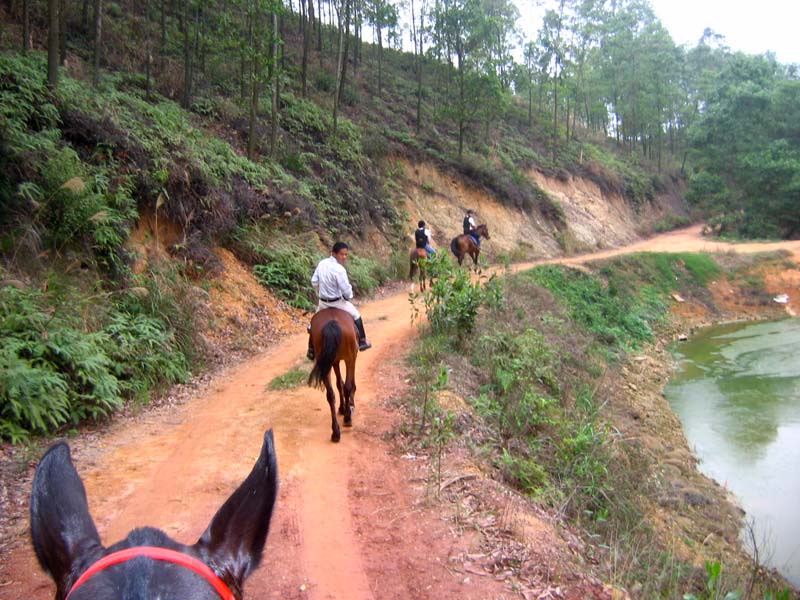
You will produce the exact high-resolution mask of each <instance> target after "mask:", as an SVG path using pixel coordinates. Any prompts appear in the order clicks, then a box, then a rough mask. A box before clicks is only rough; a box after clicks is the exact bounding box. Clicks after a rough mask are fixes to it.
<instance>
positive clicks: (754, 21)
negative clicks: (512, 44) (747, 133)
mask: <svg viewBox="0 0 800 600" xmlns="http://www.w3.org/2000/svg"><path fill="white" fill-rule="evenodd" d="M515 1H516V4H517V7H518V8H519V11H520V14H521V15H522V17H521V18H520V20H519V21H518V25H519V26H520V27H521V28H522V29H523V31H524V32H525V34H526V37H527V38H528V39H529V40H533V39H535V38H536V32H537V30H538V29H539V27H540V26H541V15H542V14H544V10H543V9H542V8H534V4H535V3H537V4H538V2H535V0H515ZM546 4H551V3H550V2H546ZM650 4H651V6H652V7H653V9H654V11H655V13H656V16H657V17H658V18H659V20H660V21H661V22H662V23H663V24H664V26H665V27H666V28H667V30H668V31H669V32H670V35H671V36H672V39H673V40H674V41H675V43H676V44H678V45H685V44H686V45H688V47H694V46H695V45H697V41H698V40H699V39H700V36H701V35H702V34H703V30H704V29H705V28H706V27H710V28H711V29H713V30H714V32H715V33H717V34H720V35H723V36H725V40H724V41H723V43H724V44H725V45H726V46H728V47H729V48H730V49H731V50H733V51H737V50H741V51H742V52H746V53H747V54H763V53H764V52H766V51H768V50H770V51H772V52H774V53H775V55H776V56H777V58H778V61H779V62H781V63H784V64H789V63H799V64H800V41H798V39H800V0H650Z"/></svg>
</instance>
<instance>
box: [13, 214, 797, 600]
mask: <svg viewBox="0 0 800 600" xmlns="http://www.w3.org/2000/svg"><path fill="white" fill-rule="evenodd" d="M489 243H491V242H489ZM779 247H780V248H786V249H789V250H790V251H792V252H793V253H794V254H795V258H796V259H797V258H798V257H800V242H791V243H780V244H747V245H737V246H736V251H737V252H753V251H760V250H772V249H777V248H779ZM730 248H731V245H730V244H722V243H717V242H710V241H708V240H705V239H703V238H702V237H701V236H700V234H699V227H693V228H690V229H687V230H682V231H679V232H673V233H669V234H666V235H662V236H659V237H656V238H653V239H651V240H648V241H644V242H641V243H637V244H635V245H633V246H630V247H627V248H624V249H617V250H609V251H605V252H601V253H598V254H594V255H591V256H583V257H575V258H570V259H566V260H561V261H560V262H567V263H574V262H581V261H585V260H587V259H588V258H599V257H606V256H610V255H612V254H619V253H622V252H635V251H645V250H658V251H702V250H706V251H726V250H728V249H730ZM531 264H533V263H531ZM531 264H527V265H519V266H518V267H517V268H525V267H528V266H531ZM361 310H362V313H363V315H364V320H365V322H366V325H367V333H368V335H369V337H370V340H371V341H372V344H373V348H372V350H370V351H369V352H365V353H363V354H361V355H360V356H359V360H358V365H357V377H356V380H357V384H358V391H357V393H356V405H357V410H356V413H355V421H354V427H353V428H352V429H343V431H342V441H341V443H339V444H332V443H331V442H330V441H329V438H330V421H329V415H328V407H327V404H326V403H325V400H324V393H323V392H321V391H318V390H311V389H309V388H306V387H300V388H297V389H295V390H291V391H288V392H286V391H284V392H273V391H268V390H267V389H266V387H267V384H268V383H269V382H270V381H271V380H272V379H273V378H274V377H276V376H278V375H281V374H283V373H285V372H286V371H288V370H289V369H291V368H292V367H296V366H298V365H302V366H304V367H306V366H307V365H308V363H307V362H306V361H305V360H304V353H305V344H306V336H305V335H293V336H290V337H287V338H285V339H283V340H282V341H280V342H279V343H278V344H277V345H276V346H275V347H274V348H273V349H272V350H270V351H269V352H267V353H265V354H262V355H259V356H257V357H255V358H253V359H251V360H248V361H246V362H245V363H242V364H240V365H238V366H236V367H233V368H230V369H228V370H226V371H225V372H224V373H222V374H221V375H220V376H219V377H217V378H216V379H215V380H214V381H213V382H212V383H211V384H210V386H209V387H208V388H207V389H206V390H205V391H204V392H203V393H202V394H201V395H199V396H198V397H196V398H193V399H191V400H189V401H187V402H185V403H184V404H182V405H179V406H177V407H171V408H169V409H165V410H161V411H155V412H147V413H145V414H144V415H142V416H141V417H140V418H138V419H136V420H134V421H133V422H126V423H124V424H118V425H114V426H111V427H110V428H109V431H108V432H104V433H103V434H101V435H100V437H99V441H94V442H82V441H81V440H75V441H74V442H73V443H72V446H73V454H74V460H75V462H76V466H77V468H78V471H79V472H80V474H81V476H82V477H83V479H84V482H85V484H86V488H87V493H88V497H89V505H90V510H91V512H92V514H93V516H94V517H95V520H96V522H97V526H98V530H99V531H100V534H101V537H102V539H103V541H104V543H106V544H107V545H108V544H111V543H113V542H115V541H117V540H118V539H120V538H122V537H124V536H125V535H126V534H127V532H128V531H129V530H130V529H132V528H134V527H137V526H141V525H150V526H154V527H159V528H162V529H164V530H165V531H166V532H167V533H168V534H169V535H171V536H172V537H173V538H175V539H177V540H179V541H181V542H184V543H193V542H194V541H196V539H197V538H198V537H199V535H200V534H201V533H202V532H203V530H204V529H205V527H206V525H207V523H208V521H209V520H210V518H211V516H212V515H213V514H214V512H215V511H216V510H217V508H218V507H219V505H220V504H221V503H222V502H223V501H224V500H225V498H227V496H228V495H229V494H230V492H231V491H232V490H233V489H234V488H235V487H236V486H237V485H238V484H239V483H240V481H241V480H242V479H243V478H244V477H245V476H246V474H247V473H248V472H249V470H250V468H251V467H252V464H253V462H254V461H255V459H256V457H257V454H258V451H259V449H260V443H261V438H262V435H263V432H264V430H266V429H267V428H270V427H271V428H273V429H274V432H275V439H276V446H277V453H278V463H279V471H280V480H281V491H280V496H279V498H278V503H277V507H276V512H275V515H274V518H273V522H272V529H271V532H270V537H269V539H268V542H267V547H266V549H265V558H264V562H263V563H262V566H261V568H259V569H258V571H256V573H254V574H253V576H252V577H251V578H250V579H249V580H248V582H247V583H246V585H245V597H246V598H247V599H248V600H254V599H262V598H264V599H265V598H283V599H291V598H304V599H311V600H317V599H337V600H345V599H347V600H367V599H380V600H384V599H389V600H394V599H397V600H399V599H412V598H413V599H424V598H430V599H433V598H467V599H473V598H474V599H485V598H511V597H517V598H518V597H519V596H518V595H516V594H512V593H510V592H509V591H508V590H507V588H506V587H505V586H504V585H503V583H502V582H498V581H494V580H493V579H492V578H486V577H484V578H482V577H479V576H472V577H469V576H465V574H464V573H463V572H461V573H458V572H455V571H454V570H453V569H451V568H449V565H448V559H449V557H451V556H454V555H456V554H458V553H461V552H466V551H468V550H469V544H470V538H469V535H465V534H463V532H460V533H459V532H455V531H452V530H451V524H450V523H448V522H447V521H446V520H444V519H443V518H441V513H440V512H437V509H436V507H435V506H431V505H428V504H426V503H424V502H420V501H419V497H420V488H421V487H422V486H423V485H424V483H420V481H422V479H423V477H424V473H418V472H416V471H415V465H414V464H413V461H410V460H403V459H399V458H397V457H396V456H394V455H392V454H390V448H389V445H388V444H387V443H386V442H385V441H383V439H382V435H383V434H384V433H386V432H387V431H389V430H390V429H391V428H392V427H393V425H394V424H395V423H396V420H397V419H398V418H399V417H398V415H397V414H394V413H393V412H392V410H391V409H390V408H388V407H387V403H386V402H385V400H387V399H389V398H390V397H392V396H397V395H399V394H400V393H402V391H403V389H404V386H405V385H407V384H406V383H404V377H405V368H404V365H403V363H402V357H403V356H404V355H405V354H406V352H407V350H408V347H409V344H411V343H413V340H414V338H415V337H416V335H417V333H416V328H415V327H414V326H413V325H412V323H411V321H410V308H409V304H408V297H407V294H406V293H396V294H394V295H392V296H390V297H387V298H384V299H381V300H377V301H374V302H370V303H368V304H366V305H363V306H361ZM22 529H23V527H22V525H20V527H19V528H18V530H17V531H16V532H15V535H17V536H19V537H20V539H21V538H22V536H24V535H25V533H24V532H23V531H22ZM21 548H23V549H24V550H20V551H17V552H16V553H15V554H14V555H13V557H12V559H11V560H10V561H8V563H7V564H3V565H2V567H0V598H3V599H9V600H10V599H12V598H13V599H17V598H25V599H30V600H37V599H42V600H44V599H46V598H52V595H53V592H54V586H53V584H52V583H51V582H50V580H49V579H48V578H47V577H46V576H45V575H44V574H43V573H42V572H41V570H40V569H39V567H38V564H37V563H36V560H35V557H34V555H33V551H32V549H31V548H30V547H29V546H28V545H22V546H21Z"/></svg>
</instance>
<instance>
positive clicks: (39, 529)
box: [31, 319, 352, 600]
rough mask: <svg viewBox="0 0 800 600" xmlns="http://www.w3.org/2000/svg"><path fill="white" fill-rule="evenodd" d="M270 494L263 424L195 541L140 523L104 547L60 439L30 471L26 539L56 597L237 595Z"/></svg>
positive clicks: (199, 599) (204, 598)
mask: <svg viewBox="0 0 800 600" xmlns="http://www.w3.org/2000/svg"><path fill="white" fill-rule="evenodd" d="M351 320H352V319H351ZM198 458H199V457H198ZM277 496H278V467H277V461H276V459H275V442H274V441H273V438H272V431H271V430H270V431H267V432H266V433H265V434H264V441H263V444H262V446H261V454H260V455H259V457H258V460H257V461H256V464H255V466H254V467H253V469H252V471H250V475H248V476H247V478H246V479H245V480H244V481H243V482H242V483H241V484H240V485H239V487H238V488H237V489H236V491H235V492H233V493H232V494H231V495H230V496H229V497H228V499H227V501H225V503H224V504H223V505H222V506H221V507H220V508H219V510H218V511H217V514H216V515H215V516H214V518H213V519H211V522H210V523H209V525H208V528H207V529H206V531H205V533H204V534H203V535H202V536H200V539H199V540H198V541H197V543H196V544H194V545H192V546H186V545H184V544H182V543H179V542H176V541H175V540H173V539H172V538H170V537H169V536H167V534H166V533H164V532H163V531H161V530H160V529H155V528H153V527H140V528H137V529H134V530H133V531H131V532H130V533H129V534H128V536H127V537H126V538H125V539H124V540H121V541H119V542H117V543H116V544H114V545H113V546H110V547H108V548H107V547H105V546H103V544H102V541H101V540H100V535H99V534H98V532H97V527H96V526H95V523H94V520H93V519H92V516H91V515H90V514H89V504H88V502H87V499H86V488H85V487H84V485H83V482H82V481H81V478H80V476H79V475H78V471H76V470H75V466H74V464H73V463H72V456H71V454H70V450H69V446H68V445H67V444H65V443H64V442H59V443H57V444H55V445H53V446H52V447H51V448H50V449H49V450H48V451H47V453H46V454H45V455H44V457H42V460H41V462H40V463H39V466H38V467H37V468H36V476H35V477H34V478H33V490H32V492H31V539H32V541H33V549H34V550H35V552H36V558H38V559H39V564H40V565H41V566H42V567H43V568H44V570H45V571H46V572H47V573H48V575H50V577H52V578H53V580H54V581H55V584H56V593H55V597H56V598H57V599H59V600H61V599H63V598H69V599H70V600H89V599H92V600H120V599H121V598H126V599H128V600H147V599H149V598H156V597H158V598H160V599H161V600H184V599H186V598H191V599H192V600H220V599H221V598H230V599H233V598H241V597H242V586H243V585H244V580H245V579H246V578H247V576H248V575H249V574H250V573H252V572H253V570H254V569H255V568H256V567H257V566H258V564H259V562H260V561H261V557H262V554H263V550H264V542H265V540H266V538H267V533H268V532H269V523H270V518H271V516H272V509H273V508H274V506H275V499H276V498H277Z"/></svg>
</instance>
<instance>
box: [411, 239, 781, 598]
mask: <svg viewBox="0 0 800 600" xmlns="http://www.w3.org/2000/svg"><path fill="white" fill-rule="evenodd" d="M783 261H785V258H784V257H783V256H782V255H780V254H778V255H773V256H761V257H759V258H755V259H748V258H746V257H741V256H733V255H732V256H727V257H726V256H723V255H711V254H707V253H703V254H694V253H676V254H663V253H643V254H632V255H626V256H622V257H619V258H612V259H607V260H602V261H595V262H591V263H588V264H586V265H583V266H582V268H580V269H578V268H574V267H567V266H563V265H542V266H538V267H535V268H533V269H530V270H527V271H523V272H520V273H516V274H508V275H507V276H503V277H500V278H497V277H492V278H489V279H488V280H485V281H482V282H481V281H474V280H470V278H469V276H467V275H465V274H464V273H463V272H461V271H459V270H455V271H454V270H453V269H452V267H451V266H450V265H449V263H447V262H446V261H440V260H436V261H434V264H433V268H432V273H433V277H432V283H431V286H430V289H429V290H428V291H426V292H424V293H422V294H421V300H422V305H423V306H424V312H425V314H426V316H427V323H426V326H425V334H424V335H423V340H422V342H421V343H420V344H417V345H416V346H415V348H414V350H412V354H411V357H410V363H411V368H412V369H413V370H414V374H413V376H412V377H410V380H411V381H413V382H415V386H414V388H413V391H412V393H411V394H409V397H408V398H407V399H406V402H407V406H408V408H409V413H408V418H407V421H406V423H405V426H404V429H403V434H404V436H405V437H404V438H403V439H404V440H405V439H406V438H411V439H412V440H414V442H413V443H414V444H417V445H418V446H421V447H422V449H420V450H414V451H415V452H420V453H421V452H427V453H430V454H431V455H433V456H434V457H435V458H434V459H433V460H432V468H434V469H435V468H436V465H437V464H438V463H437V461H439V462H441V461H442V457H443V456H445V455H448V456H459V455H466V457H467V458H466V459H465V462H469V463H473V464H478V465H480V468H481V469H482V471H483V472H484V473H486V472H489V473H491V476H492V477H494V478H497V479H500V480H502V481H503V482H504V483H505V484H506V485H508V486H510V487H511V488H513V489H515V490H517V491H518V492H519V493H521V494H523V495H524V496H525V497H527V498H529V499H531V500H532V501H534V502H535V503H536V505H537V506H539V507H543V508H544V509H545V510H546V511H547V513H548V515H549V516H550V518H552V519H554V520H555V521H556V522H561V521H562V520H563V521H564V522H566V523H568V524H569V526H570V527H571V528H573V529H574V530H575V531H579V532H581V533H582V536H583V538H584V539H585V541H586V544H587V549H586V552H585V554H586V555H587V556H589V557H590V558H589V560H588V561H587V562H588V564H589V565H591V566H589V567H588V568H590V569H591V570H592V572H593V573H595V574H596V575H597V576H598V577H600V578H601V580H603V581H605V582H609V583H611V584H612V585H615V586H618V587H621V588H624V589H625V590H627V591H628V592H629V593H630V595H631V597H633V598H648V599H650V598H684V599H690V598H729V599H735V598H758V599H762V598H763V599H765V600H766V599H773V600H774V599H776V598H785V599H787V600H788V599H789V598H794V597H795V595H793V594H796V592H795V591H792V590H791V588H790V586H789V585H788V584H787V583H786V582H785V581H783V580H782V579H781V578H780V577H779V576H778V575H776V573H774V572H773V571H770V570H768V569H764V568H763V567H762V566H761V565H759V564H758V556H759V554H758V552H757V553H756V555H755V556H756V558H755V559H753V558H751V557H750V556H748V555H747V554H746V553H745V552H744V551H743V550H742V547H741V542H740V539H741V538H740V532H741V530H742V527H743V526H744V523H743V520H744V517H743V514H742V511H741V510H740V509H738V508H737V507H736V506H734V505H733V504H732V503H731V502H730V500H729V498H728V497H727V494H726V490H725V489H724V488H723V487H721V486H720V485H719V484H717V483H716V482H714V481H712V480H709V479H706V478H705V477H703V476H702V475H700V473H699V472H698V470H697V468H696V459H694V458H693V456H692V453H691V450H690V449H689V447H688V445H687V443H686V441H685V438H684V436H683V432H682V429H681V425H680V423H679V421H678V419H677V418H676V416H675V414H674V413H673V412H672V410H671V409H670V407H669V405H668V404H667V401H666V400H665V398H664V397H663V394H662V386H663V383H664V380H665V378H666V377H668V373H669V368H670V367H669V360H668V358H667V357H666V356H665V354H666V352H665V346H666V343H665V342H664V341H663V340H669V339H670V338H672V337H673V335H674V328H675V324H676V323H677V322H679V319H678V316H677V314H678V313H677V311H678V309H676V308H674V306H675V305H676V302H675V300H674V297H673V296H674V295H678V296H680V297H682V298H685V299H687V301H686V302H687V304H689V305H691V306H694V310H698V309H700V308H701V307H702V310H707V311H710V312H712V313H717V312H721V311H722V307H721V306H720V305H718V304H717V301H718V298H717V297H715V295H714V294H713V293H712V292H711V291H710V289H709V288H710V286H711V283H712V281H716V280H721V281H724V282H725V283H724V285H723V287H724V288H725V289H728V288H729V287H731V286H736V287H738V293H739V294H740V295H741V297H739V298H738V300H739V301H740V302H744V303H747V304H752V305H754V306H759V307H760V310H761V311H762V315H769V314H771V315H773V316H774V315H776V314H777V313H778V312H779V311H775V310H774V308H773V307H771V306H770V304H772V305H774V302H772V301H771V297H770V295H769V294H764V289H763V285H764V283H763V281H759V278H758V276H757V273H758V271H759V269H760V268H761V267H760V266H759V265H770V264H773V265H777V266H778V267H780V265H781V263H782V262H783ZM794 268H795V267H794V266H793V267H792V268H791V269H790V270H792V271H794ZM734 282H736V283H734ZM687 314H688V313H687ZM690 322H691V320H690ZM454 397H455V398H457V399H458V400H457V401H454ZM406 443H408V442H406ZM452 470H453V469H452V467H451V468H450V471H451V472H452ZM462 470H463V467H462ZM441 472H442V467H441V466H440V467H439V473H441ZM754 543H755V542H754ZM758 544H759V545H762V544H764V545H765V544H766V542H761V541H758ZM759 550H760V551H761V552H764V548H763V547H762V548H759ZM761 556H763V554H761ZM509 562H511V561H509ZM529 562H532V563H534V565H526V564H524V563H525V561H521V564H519V565H515V566H514V570H515V573H517V574H518V575H519V576H520V578H521V579H522V580H526V578H528V577H531V578H533V575H532V574H531V573H530V572H529V571H533V570H535V569H536V566H535V562H536V561H529ZM703 564H705V569H703V568H700V566H701V565H703ZM612 597H613V596H612ZM620 597H627V596H624V595H620Z"/></svg>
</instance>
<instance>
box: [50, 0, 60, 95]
mask: <svg viewBox="0 0 800 600" xmlns="http://www.w3.org/2000/svg"><path fill="white" fill-rule="evenodd" d="M58 9H59V0H47V25H48V30H47V87H48V88H49V89H50V91H55V90H56V88H58V58H59V37H58V25H59V20H60V19H59V14H58V13H59V10H58Z"/></svg>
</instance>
